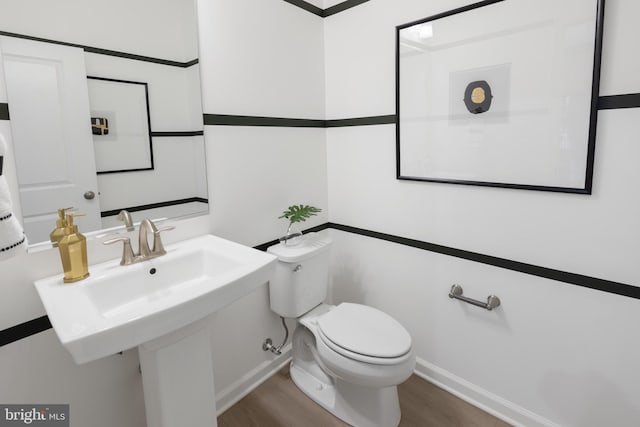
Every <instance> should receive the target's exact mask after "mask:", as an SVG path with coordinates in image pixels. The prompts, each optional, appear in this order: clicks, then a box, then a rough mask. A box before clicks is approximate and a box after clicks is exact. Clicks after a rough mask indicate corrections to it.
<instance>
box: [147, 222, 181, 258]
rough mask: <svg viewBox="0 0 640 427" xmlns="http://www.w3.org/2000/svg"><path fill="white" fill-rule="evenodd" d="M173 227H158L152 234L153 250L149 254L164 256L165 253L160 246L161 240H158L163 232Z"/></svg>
mask: <svg viewBox="0 0 640 427" xmlns="http://www.w3.org/2000/svg"><path fill="white" fill-rule="evenodd" d="M175 228H176V227H174V226H173V225H167V226H165V227H160V228H158V229H157V230H155V231H154V232H153V249H152V250H151V253H152V254H154V255H164V254H166V253H167V251H165V250H164V245H163V244H162V239H160V233H161V232H163V231H170V230H173V229H175Z"/></svg>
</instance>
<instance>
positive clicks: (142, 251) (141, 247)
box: [102, 211, 175, 265]
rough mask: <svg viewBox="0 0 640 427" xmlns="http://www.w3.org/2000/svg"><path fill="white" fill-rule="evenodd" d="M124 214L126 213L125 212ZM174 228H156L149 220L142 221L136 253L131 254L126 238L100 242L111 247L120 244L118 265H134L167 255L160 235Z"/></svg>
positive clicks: (129, 244)
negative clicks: (150, 244) (150, 243)
mask: <svg viewBox="0 0 640 427" xmlns="http://www.w3.org/2000/svg"><path fill="white" fill-rule="evenodd" d="M125 212H126V211H125ZM174 228H175V227H174V226H167V227H161V228H158V227H156V225H155V224H154V223H153V222H152V221H151V220H150V219H143V220H142V222H141V223H140V230H139V234H138V253H137V254H136V253H134V252H133V248H132V247H131V239H129V238H128V237H117V238H115V239H111V240H106V241H104V242H102V244H103V245H111V244H113V243H116V242H122V243H123V247H122V259H121V260H120V265H129V264H135V263H137V262H142V261H146V260H149V259H153V258H157V257H159V256H162V255H164V254H166V253H167V251H166V250H165V249H164V246H163V244H162V239H160V233H161V232H163V231H169V230H173V229H174ZM149 233H151V234H152V235H153V244H152V246H151V247H149Z"/></svg>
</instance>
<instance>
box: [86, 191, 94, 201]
mask: <svg viewBox="0 0 640 427" xmlns="http://www.w3.org/2000/svg"><path fill="white" fill-rule="evenodd" d="M94 197H96V193H94V192H93V191H86V192H85V193H84V198H85V199H87V200H91V199H93V198H94Z"/></svg>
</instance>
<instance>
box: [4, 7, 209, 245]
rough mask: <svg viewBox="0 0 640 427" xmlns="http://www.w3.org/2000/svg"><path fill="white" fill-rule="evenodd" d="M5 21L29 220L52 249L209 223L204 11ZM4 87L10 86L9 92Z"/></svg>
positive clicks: (10, 17) (32, 235)
mask: <svg viewBox="0 0 640 427" xmlns="http://www.w3.org/2000/svg"><path fill="white" fill-rule="evenodd" d="M2 9H3V10H2V13H1V14H0V50H1V51H2V62H3V64H2V67H1V68H0V74H2V75H3V76H4V81H5V83H6V90H7V98H8V105H9V116H10V125H11V136H12V142H13V146H12V147H13V153H14V156H15V163H16V173H17V180H18V192H19V198H20V203H19V204H18V203H17V201H14V204H16V205H18V206H17V207H16V208H15V209H14V210H15V212H16V214H19V215H21V216H22V220H23V224H24V228H25V233H26V234H27V238H28V239H29V243H30V244H31V245H33V244H36V243H38V242H48V241H49V233H51V231H52V230H53V229H54V228H55V226H56V219H57V217H58V215H57V209H58V208H67V207H71V206H72V207H74V211H75V212H78V213H83V214H85V216H84V217H80V218H78V219H77V221H76V223H77V224H78V226H79V229H80V230H81V232H83V233H84V232H90V231H95V230H101V229H106V228H112V227H116V226H120V225H122V222H120V221H119V220H118V219H117V215H118V213H119V212H120V211H121V210H128V211H129V212H130V213H131V216H132V217H133V220H134V221H136V222H137V221H140V220H141V219H143V218H151V219H159V218H176V217H185V216H194V215H201V214H206V213H208V200H207V184H206V182H207V180H206V165H205V153H204V136H203V122H202V104H201V98H200V77H199V67H198V49H197V23H196V12H195V1H194V0H163V1H157V0H113V1H109V2H107V3H105V2H98V1H96V0H61V1H55V2H51V1H50V0H31V1H29V2H24V1H21V0H12V1H7V2H6V4H4V5H3V8H2ZM0 81H1V80H0Z"/></svg>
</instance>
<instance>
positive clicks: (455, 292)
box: [449, 285, 500, 311]
mask: <svg viewBox="0 0 640 427" xmlns="http://www.w3.org/2000/svg"><path fill="white" fill-rule="evenodd" d="M449 298H455V299H459V300H460V301H464V302H467V303H469V304H473V305H476V306H478V307H482V308H484V309H487V310H489V311H491V310H493V309H494V308H496V307H499V306H500V298H498V297H497V296H495V295H489V296H488V297H487V302H482V301H478V300H475V299H472V298H467V297H465V296H463V295H462V286H460V285H453V286H452V287H451V290H450V291H449Z"/></svg>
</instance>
